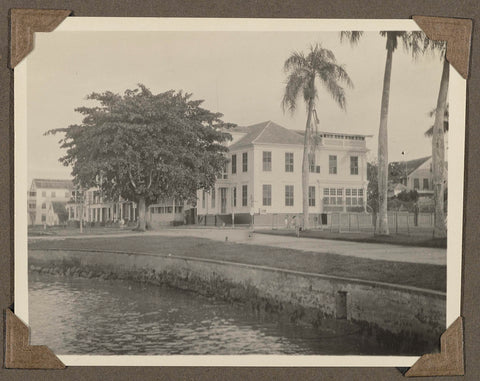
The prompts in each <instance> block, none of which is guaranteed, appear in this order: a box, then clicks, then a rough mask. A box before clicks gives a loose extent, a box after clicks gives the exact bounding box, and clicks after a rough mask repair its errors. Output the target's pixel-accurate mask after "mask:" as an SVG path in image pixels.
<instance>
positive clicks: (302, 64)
mask: <svg viewBox="0 0 480 381" xmlns="http://www.w3.org/2000/svg"><path fill="white" fill-rule="evenodd" d="M306 67H308V62H307V59H306V57H305V55H304V54H303V53H302V52H293V53H292V55H291V56H290V57H288V58H287V60H286V61H285V63H284V64H283V70H284V71H285V72H289V71H290V70H297V69H301V68H306Z"/></svg>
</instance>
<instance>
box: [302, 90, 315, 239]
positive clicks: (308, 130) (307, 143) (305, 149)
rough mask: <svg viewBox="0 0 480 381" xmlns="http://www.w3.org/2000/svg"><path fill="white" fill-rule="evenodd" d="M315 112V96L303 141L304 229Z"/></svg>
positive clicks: (309, 108)
mask: <svg viewBox="0 0 480 381" xmlns="http://www.w3.org/2000/svg"><path fill="white" fill-rule="evenodd" d="M312 113H313V98H310V100H309V101H308V116H307V124H306V126H305V137H304V142H303V160H302V203H303V221H302V226H303V229H304V230H306V229H308V227H309V223H308V185H309V177H310V176H309V175H310V161H309V153H310V144H311V122H312Z"/></svg>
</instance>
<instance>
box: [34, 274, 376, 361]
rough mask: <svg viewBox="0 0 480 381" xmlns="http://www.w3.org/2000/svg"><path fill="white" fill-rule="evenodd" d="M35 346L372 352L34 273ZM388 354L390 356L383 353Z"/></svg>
mask: <svg viewBox="0 0 480 381" xmlns="http://www.w3.org/2000/svg"><path fill="white" fill-rule="evenodd" d="M29 322H30V327H31V340H32V344H44V345H48V346H49V347H50V348H51V349H52V350H53V351H54V352H55V353H56V354H60V355H67V354H70V355H72V354H77V355H81V354H89V355H113V354H116V355H122V354H131V355H135V354H137V355H140V354H141V355H166V354H197V355H205V354H220V355H227V354H230V355H231V354H297V355H312V354H325V355H328V354H337V355H338V354H374V353H375V352H376V351H378V349H377V350H375V348H371V347H366V344H363V342H364V340H362V338H361V337H359V336H358V335H357V334H355V333H352V332H350V333H346V332H343V333H342V334H336V333H334V332H332V331H321V330H319V329H317V328H312V327H306V326H301V325H296V324H293V323H284V322H283V323H280V322H279V321H278V319H276V318H275V315H269V316H264V315H263V316H259V315H258V314H255V313H254V312H253V311H250V310H249V309H248V308H246V307H242V306H238V305H232V304H229V303H226V302H222V301H218V300H214V299H210V298H207V297H203V296H199V295H197V294H193V293H190V292H186V291H182V290H177V289H171V288H167V287H161V286H155V285H148V284H140V283H135V282H131V281H121V280H99V279H85V278H72V277H62V276H54V275H47V274H39V273H30V274H29ZM382 353H383V354H385V352H382Z"/></svg>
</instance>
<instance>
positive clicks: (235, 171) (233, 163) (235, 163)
mask: <svg viewBox="0 0 480 381" xmlns="http://www.w3.org/2000/svg"><path fill="white" fill-rule="evenodd" d="M235 173H237V155H232V175H233V174H235Z"/></svg>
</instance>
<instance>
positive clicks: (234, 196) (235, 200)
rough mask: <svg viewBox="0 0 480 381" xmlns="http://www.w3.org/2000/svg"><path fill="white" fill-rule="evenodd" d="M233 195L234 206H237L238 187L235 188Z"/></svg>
mask: <svg viewBox="0 0 480 381" xmlns="http://www.w3.org/2000/svg"><path fill="white" fill-rule="evenodd" d="M232 197H233V206H237V187H234V188H233V193H232Z"/></svg>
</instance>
